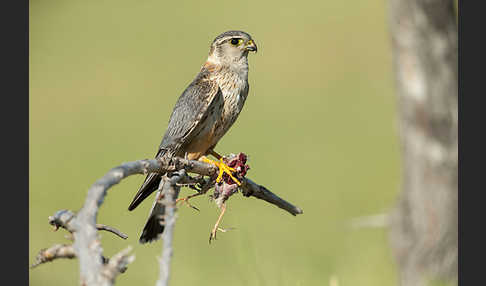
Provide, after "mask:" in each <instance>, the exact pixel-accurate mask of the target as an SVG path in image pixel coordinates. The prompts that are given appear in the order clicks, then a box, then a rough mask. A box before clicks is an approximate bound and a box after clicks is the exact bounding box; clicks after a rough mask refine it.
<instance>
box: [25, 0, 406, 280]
mask: <svg viewBox="0 0 486 286" xmlns="http://www.w3.org/2000/svg"><path fill="white" fill-rule="evenodd" d="M230 29H239V30H244V31H247V32H248V33H250V34H251V35H252V36H253V38H254V39H255V41H256V43H257V45H258V53H257V54H251V55H250V57H249V62H250V73H249V81H250V86H251V88H250V94H249V97H248V99H247V101H246V105H245V108H244V110H243V112H242V114H241V115H240V117H239V119H238V120H237V122H236V123H235V125H234V126H233V127H232V129H231V131H230V132H229V133H228V134H227V135H226V136H225V137H224V138H223V140H222V141H221V142H220V143H219V145H218V146H217V151H218V152H220V153H223V154H228V153H237V152H240V151H241V152H245V153H247V154H249V156H250V161H249V164H250V166H251V170H250V171H249V174H248V176H249V177H250V178H252V179H253V180H254V181H256V182H258V183H260V184H263V185H265V186H266V187H268V188H269V189H270V190H272V191H274V192H275V193H277V194H279V195H280V196H282V197H283V198H285V199H287V200H289V201H290V202H292V203H295V204H296V205H298V206H299V207H301V208H302V209H303V210H304V214H303V215H299V216H297V217H293V216H291V215H289V214H288V213H286V212H284V211H282V210H280V209H278V208H276V207H274V206H272V205H269V204H267V203H265V202H263V201H259V200H256V199H254V198H249V199H248V198H244V197H243V196H242V195H241V194H237V195H235V196H233V197H232V198H231V199H230V200H229V202H228V209H229V210H228V212H227V214H226V215H225V217H224V219H223V222H222V226H223V227H235V228H236V229H235V230H233V231H231V232H228V233H219V235H218V240H217V241H216V243H214V244H211V245H208V237H209V232H210V229H211V227H212V226H213V224H214V222H215V220H216V218H217V216H218V214H219V211H218V210H217V208H216V206H215V204H214V203H213V202H209V201H208V199H207V197H200V198H197V199H194V200H193V201H192V203H193V204H195V205H197V206H198V207H199V208H200V209H201V212H200V213H198V212H195V211H194V210H192V209H190V208H187V207H181V208H180V209H179V212H178V220H177V225H176V229H175V245H174V248H175V251H174V258H173V265H172V280H171V282H172V284H171V285H212V286H217V285H296V286H300V285H329V283H330V280H331V279H337V281H338V285H341V286H342V285H394V284H396V281H397V280H396V279H397V272H396V266H395V262H394V259H393V257H392V254H391V251H390V248H389V243H388V236H387V232H386V229H384V228H362V229H353V228H351V227H350V221H351V220H352V219H353V218H356V217H362V216H368V215H374V214H379V213H384V212H387V211H389V210H390V208H391V207H392V206H393V204H394V203H395V200H396V197H397V193H398V189H399V186H400V170H399V159H400V158H399V145H398V138H397V128H396V123H397V122H396V119H395V116H396V106H395V96H394V90H393V72H392V62H391V53H390V42H389V41H390V40H389V36H388V28H387V5H386V1H384V0H382V1H351V2H350V1H317V0H316V1H288V2H282V1H255V0H252V1H246V2H241V1H239V2H237V1H164V2H163V1H153V0H150V1H126V0H124V1H121V0H118V1H114V0H105V1H61V0H58V1H55V0H49V1H48V0H44V1H40V0H31V1H30V170H29V171H30V202H29V206H30V214H29V218H30V225H29V230H30V238H29V242H30V243H29V247H30V249H29V253H30V256H29V263H32V262H33V261H34V258H35V256H36V254H37V252H38V251H39V250H40V249H41V248H46V247H50V246H52V245H53V244H56V243H68V242H69V241H68V240H66V239H65V238H64V235H65V233H66V232H65V231H63V230H60V231H58V232H53V231H52V230H51V227H50V226H49V225H48V223H47V218H48V216H50V215H52V214H54V213H55V211H57V210H60V209H71V210H74V211H77V210H78V209H79V208H81V206H82V204H83V202H84V198H85V196H86V191H87V189H88V188H89V187H90V186H91V184H92V183H94V182H95V181H96V180H97V179H98V178H100V177H101V176H103V175H104V174H105V173H106V172H107V171H108V170H109V169H111V168H112V167H114V166H117V165H119V164H120V163H123V162H128V161H134V160H138V159H144V158H152V157H153V156H154V155H155V152H156V149H157V146H158V144H159V143H160V140H161V138H162V135H163V133H164V132H165V128H166V126H167V122H168V119H169V116H170V113H171V111H172V107H173V105H174V103H175V101H176V100H177V98H178V96H179V95H180V94H181V92H182V91H183V90H184V88H185V87H186V86H187V85H188V84H189V83H190V82H191V81H192V79H193V78H194V76H195V75H196V74H197V73H198V71H199V69H200V67H201V65H202V64H203V63H204V61H205V59H206V57H207V54H208V51H209V45H210V43H211V41H212V40H213V39H214V37H216V36H217V35H218V34H219V33H221V32H224V31H226V30H230ZM143 178H144V176H141V175H140V176H132V177H129V178H128V179H126V180H124V181H123V182H122V183H121V184H119V185H117V186H115V187H114V188H112V189H111V190H110V191H109V193H108V196H107V197H106V200H105V203H104V204H103V205H102V208H101V209H100V213H99V217H98V222H99V223H104V224H108V225H111V226H114V227H116V228H118V229H120V230H122V231H124V232H125V233H127V234H128V236H129V238H128V239H127V240H126V241H125V240H122V239H119V238H118V237H115V236H113V235H111V234H110V233H107V232H102V233H101V236H102V243H103V248H104V254H105V255H106V256H108V257H110V256H112V255H113V254H114V253H116V252H118V251H120V250H121V249H123V248H125V247H126V246H127V245H131V246H133V247H134V249H133V252H134V253H135V255H136V260H135V262H134V263H133V264H131V265H129V268H128V270H127V272H126V273H124V274H122V275H121V276H119V277H118V279H117V285H134V284H136V285H154V284H155V281H156V279H157V277H158V264H157V258H158V257H160V255H161V241H158V242H157V243H153V244H150V245H140V244H138V237H139V234H140V231H141V229H142V227H143V225H144V223H145V220H146V217H147V215H148V212H149V208H150V206H151V204H152V198H151V199H148V200H147V201H145V202H144V203H143V204H142V205H141V206H140V207H139V208H137V209H136V210H135V211H133V212H128V211H127V207H128V204H129V203H130V201H131V199H132V197H133V196H134V194H135V192H136V191H137V190H138V187H139V185H140V184H141V183H142V181H143ZM190 193H192V191H190V190H188V189H183V191H182V195H187V194H190ZM78 273H79V271H78V261H76V260H57V261H55V262H53V263H48V264H44V265H41V266H39V267H38V268H36V269H33V270H29V275H30V283H31V285H76V284H77V283H78Z"/></svg>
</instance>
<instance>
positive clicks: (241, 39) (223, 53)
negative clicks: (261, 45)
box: [208, 31, 257, 65]
mask: <svg viewBox="0 0 486 286" xmlns="http://www.w3.org/2000/svg"><path fill="white" fill-rule="evenodd" d="M256 51H257V46H256V44H255V42H254V41H253V39H252V38H251V36H250V35H249V34H248V33H245V32H243V31H227V32H224V33H222V34H221V35H219V36H217V37H216V38H215V39H214V41H213V42H212V44H211V49H210V50H209V57H208V61H210V62H212V63H215V64H223V65H224V64H233V63H238V62H245V63H246V62H247V56H248V53H249V52H256Z"/></svg>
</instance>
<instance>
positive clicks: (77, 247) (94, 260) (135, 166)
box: [49, 157, 303, 285]
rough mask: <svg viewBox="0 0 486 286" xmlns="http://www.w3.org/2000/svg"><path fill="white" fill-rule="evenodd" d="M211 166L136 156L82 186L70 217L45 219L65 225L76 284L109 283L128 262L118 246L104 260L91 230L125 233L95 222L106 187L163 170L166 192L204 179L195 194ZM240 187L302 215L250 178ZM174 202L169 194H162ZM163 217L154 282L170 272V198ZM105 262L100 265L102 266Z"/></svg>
mask: <svg viewBox="0 0 486 286" xmlns="http://www.w3.org/2000/svg"><path fill="white" fill-rule="evenodd" d="M186 172H191V173H195V174H198V175H200V176H199V177H198V178H194V177H191V176H189V175H187V173H186ZM217 172H218V169H217V167H215V166H213V165H211V164H207V163H204V162H199V161H193V160H186V159H182V158H178V157H173V158H159V159H152V160H139V161H134V162H128V163H124V164H122V165H120V166H118V167H115V168H113V169H111V170H110V171H109V172H108V173H106V174H105V175H104V176H103V177H102V178H101V179H99V180H97V181H96V182H95V183H94V184H93V185H92V186H91V188H90V189H89V190H88V195H87V197H86V200H85V203H84V206H83V207H82V208H81V210H80V211H79V212H78V214H77V215H74V213H72V212H71V211H68V210H62V211H59V212H57V213H56V214H55V215H54V216H53V217H50V218H49V223H50V224H51V225H53V226H54V227H55V229H58V228H59V227H62V228H65V229H66V230H68V231H69V232H71V233H72V234H73V237H74V244H73V249H74V253H75V255H76V257H78V258H79V264H80V282H81V284H82V285H112V284H113V283H114V279H115V278H116V276H117V275H118V273H120V272H123V271H124V269H126V265H127V264H128V263H130V262H131V261H133V259H134V257H133V256H128V255H127V252H128V251H129V250H124V251H122V252H120V253H119V254H117V255H115V256H114V258H112V259H111V261H109V263H107V259H106V258H104V257H103V255H102V248H101V243H100V240H99V237H98V233H97V230H107V231H110V232H112V233H115V234H117V235H118V236H120V237H122V238H126V235H124V234H123V233H121V232H119V231H118V230H115V229H114V228H111V227H107V226H104V225H101V224H97V223H96V217H97V214H98V210H99V207H100V206H101V204H102V203H103V200H104V198H105V196H106V192H107V191H108V189H109V188H111V187H112V186H114V185H116V184H118V183H119V182H120V181H121V180H122V179H124V178H126V177H128V176H130V175H134V174H147V173H163V174H170V175H169V176H166V178H167V179H166V180H168V181H167V184H164V186H165V185H167V187H164V188H167V189H166V190H165V191H166V192H168V193H176V194H178V191H179V189H180V186H181V185H184V184H194V183H195V182H199V183H201V182H204V184H203V188H202V190H201V192H203V193H205V192H207V191H208V190H209V189H210V188H211V187H212V186H213V184H214V180H207V181H205V180H202V178H201V176H209V177H212V178H214V177H215V175H216V174H217ZM241 183H242V186H241V189H242V193H243V195H244V196H245V197H250V196H253V197H255V198H258V199H262V200H265V201H267V202H269V203H271V204H273V205H275V206H277V207H279V208H281V209H283V210H286V211H288V212H289V213H291V214H292V215H294V216H295V215H297V214H301V213H303V211H302V210H301V209H300V208H298V207H296V206H294V205H292V204H291V203H289V202H287V201H285V200H284V199H282V198H280V197H279V196H277V195H276V194H274V193H272V192H270V191H269V190H268V189H267V188H265V187H263V186H261V185H258V184H256V183H254V182H253V181H251V180H250V179H246V178H242V179H241ZM165 197H169V198H172V200H175V197H174V196H165ZM164 203H166V207H167V213H166V215H167V217H166V220H165V223H166V226H165V232H164V251H163V253H162V258H161V268H160V269H161V277H160V279H159V281H158V282H157V283H158V285H167V284H168V280H169V271H170V258H171V256H172V233H173V227H174V222H175V217H174V211H175V209H174V202H173V201H167V202H164ZM104 264H105V265H104ZM122 270H123V271H122Z"/></svg>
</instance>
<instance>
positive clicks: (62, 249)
mask: <svg viewBox="0 0 486 286" xmlns="http://www.w3.org/2000/svg"><path fill="white" fill-rule="evenodd" d="M74 257H76V254H75V253H74V248H73V246H72V245H66V244H56V245H54V246H52V247H49V248H44V249H41V251H39V254H37V257H36V258H35V262H34V263H33V264H32V265H31V266H30V268H34V267H37V266H39V265H40V264H43V263H46V262H50V261H52V260H54V259H57V258H69V259H72V258H74Z"/></svg>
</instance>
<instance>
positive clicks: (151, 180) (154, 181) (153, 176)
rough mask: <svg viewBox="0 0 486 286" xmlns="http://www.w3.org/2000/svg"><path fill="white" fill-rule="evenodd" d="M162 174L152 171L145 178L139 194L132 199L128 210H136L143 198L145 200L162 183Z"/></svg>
mask: <svg viewBox="0 0 486 286" xmlns="http://www.w3.org/2000/svg"><path fill="white" fill-rule="evenodd" d="M161 179H162V176H161V175H160V174H157V173H150V174H149V175H147V177H146V178H145V181H144V182H143V184H142V186H141V187H140V189H139V190H138V192H137V194H136V195H135V197H134V198H133V200H132V203H131V204H130V205H129V206H128V210H129V211H131V210H134V209H135V208H136V207H137V206H138V205H139V204H140V203H141V202H142V201H143V200H145V199H146V198H147V197H148V196H150V194H152V193H153V192H155V191H156V190H157V189H158V187H159V184H160V180H161Z"/></svg>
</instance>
